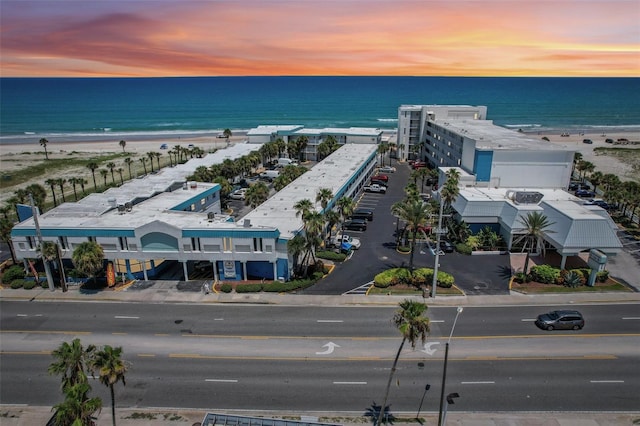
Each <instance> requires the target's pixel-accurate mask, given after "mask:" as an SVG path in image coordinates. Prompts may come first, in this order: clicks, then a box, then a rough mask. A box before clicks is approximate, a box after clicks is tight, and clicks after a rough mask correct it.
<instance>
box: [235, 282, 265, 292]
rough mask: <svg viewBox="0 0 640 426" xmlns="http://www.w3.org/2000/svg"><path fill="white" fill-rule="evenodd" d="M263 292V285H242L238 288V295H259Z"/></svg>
mask: <svg viewBox="0 0 640 426" xmlns="http://www.w3.org/2000/svg"><path fill="white" fill-rule="evenodd" d="M261 291H262V284H259V283H257V284H240V285H237V286H236V293H259V292H261Z"/></svg>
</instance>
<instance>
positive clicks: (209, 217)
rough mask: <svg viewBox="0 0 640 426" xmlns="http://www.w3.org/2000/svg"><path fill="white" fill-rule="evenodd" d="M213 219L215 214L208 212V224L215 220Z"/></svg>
mask: <svg viewBox="0 0 640 426" xmlns="http://www.w3.org/2000/svg"><path fill="white" fill-rule="evenodd" d="M215 218H216V214H215V212H209V213H207V220H208V221H209V222H213V219H215Z"/></svg>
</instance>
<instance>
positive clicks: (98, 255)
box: [71, 241, 104, 278]
mask: <svg viewBox="0 0 640 426" xmlns="http://www.w3.org/2000/svg"><path fill="white" fill-rule="evenodd" d="M71 260H72V262H73V266H74V267H75V268H76V269H77V270H78V271H80V272H81V273H83V274H85V275H86V276H88V277H90V278H93V277H94V276H95V274H96V273H97V272H98V271H100V270H101V269H102V267H103V263H104V251H103V250H102V247H100V246H99V245H98V243H96V242H94V241H85V242H83V243H80V244H78V246H76V248H75V249H74V250H73V254H72V255H71Z"/></svg>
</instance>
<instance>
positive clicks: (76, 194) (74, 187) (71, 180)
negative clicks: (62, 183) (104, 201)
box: [69, 177, 80, 201]
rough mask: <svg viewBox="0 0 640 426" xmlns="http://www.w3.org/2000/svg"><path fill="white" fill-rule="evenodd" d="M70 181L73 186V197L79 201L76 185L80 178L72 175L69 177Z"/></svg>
mask: <svg viewBox="0 0 640 426" xmlns="http://www.w3.org/2000/svg"><path fill="white" fill-rule="evenodd" d="M69 183H70V184H71V187H72V188H73V197H74V198H75V200H76V201H78V192H77V191H76V185H77V184H79V183H80V179H79V178H77V177H71V178H69Z"/></svg>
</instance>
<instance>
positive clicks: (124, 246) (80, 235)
mask: <svg viewBox="0 0 640 426" xmlns="http://www.w3.org/2000/svg"><path fill="white" fill-rule="evenodd" d="M260 145H261V144H259V143H239V144H235V145H233V146H230V147H228V148H226V149H221V150H218V151H216V152H215V153H213V154H209V155H206V156H205V157H203V158H196V159H192V160H190V161H188V162H187V163H185V164H182V165H178V166H175V167H166V168H164V169H161V170H160V171H158V172H157V173H155V174H149V175H146V176H144V177H141V178H138V179H134V180H131V181H129V182H127V183H125V184H124V185H122V186H119V187H116V188H110V189H109V190H107V191H105V192H104V193H95V194H91V195H89V196H87V197H85V198H84V199H82V200H80V201H78V202H67V203H63V204H61V205H60V206H58V207H56V208H54V209H52V210H50V211H47V212H45V213H44V214H40V215H38V216H37V226H36V221H34V218H33V217H31V218H28V219H26V220H24V221H22V222H21V223H19V224H18V225H16V226H15V227H14V228H13V231H12V242H13V245H14V248H15V252H16V257H17V258H18V259H20V260H29V259H37V258H38V257H39V253H38V251H37V247H38V246H39V237H41V238H42V240H43V241H51V242H54V243H56V244H57V245H58V247H59V249H60V253H61V257H62V259H63V260H65V261H66V263H67V265H68V266H69V267H70V266H71V265H70V260H71V257H72V254H73V250H74V248H75V247H77V246H78V245H79V244H80V243H82V242H85V241H95V242H96V243H98V244H99V245H100V246H101V247H102V248H103V250H104V255H105V262H110V263H112V264H113V265H114V266H115V272H116V274H117V276H118V279H120V278H121V277H123V279H124V278H129V279H133V278H135V279H144V280H149V279H158V278H162V276H163V272H164V271H166V270H168V269H170V268H171V269H173V270H175V269H176V268H175V267H176V265H180V266H181V268H180V269H181V272H182V273H181V277H180V278H181V279H184V280H189V274H190V273H193V271H194V268H195V267H196V265H197V266H198V267H202V265H204V267H205V268H210V270H211V271H212V272H213V277H214V280H224V281H234V280H236V281H241V280H250V279H268V280H275V279H278V280H288V279H289V278H290V277H291V275H292V269H293V259H292V257H291V256H290V255H289V253H288V251H287V242H288V241H289V240H290V239H292V238H293V237H294V236H295V235H297V234H298V233H300V232H302V230H303V224H302V220H301V218H299V217H296V211H295V209H294V208H293V206H294V205H295V204H296V203H297V202H298V201H299V200H301V199H304V198H308V199H309V200H310V201H311V202H312V203H315V198H316V193H317V191H318V189H320V188H328V189H330V190H331V191H332V192H333V194H334V198H333V200H332V201H331V202H330V203H329V206H328V207H327V208H328V209H331V208H333V207H334V206H335V202H336V200H337V199H338V198H340V197H342V196H351V197H352V196H354V195H357V194H358V193H360V192H361V191H362V187H363V186H364V185H365V184H366V183H367V181H368V179H369V177H370V176H371V175H372V174H373V172H374V170H375V166H376V149H377V146H376V145H374V144H353V143H349V144H346V145H344V146H343V147H341V148H340V149H339V150H337V151H336V152H334V153H333V154H331V155H330V156H329V157H327V158H326V159H324V160H323V161H322V162H320V163H318V164H317V165H315V166H314V167H313V168H312V169H311V170H309V171H308V172H306V173H304V174H303V175H302V176H301V177H300V178H298V179H297V180H296V181H295V182H293V183H291V184H290V185H288V186H287V187H285V188H284V189H283V190H281V191H279V192H278V193H277V194H276V195H275V196H273V197H271V198H270V199H268V200H267V201H266V202H265V203H263V204H262V205H260V206H259V207H258V208H257V209H255V210H253V211H251V212H250V213H248V214H247V215H246V216H244V217H243V218H240V219H239V220H238V221H236V220H234V218H233V217H232V216H230V215H227V214H225V213H223V212H222V209H221V200H220V186H219V185H218V184H211V183H202V182H193V181H187V177H188V176H190V175H192V174H193V172H194V171H195V170H196V168H198V167H201V166H204V167H210V166H211V165H213V164H218V163H222V162H223V161H224V160H225V159H234V158H238V157H241V156H243V155H246V154H249V153H250V152H251V151H254V150H258V149H259V148H260ZM315 208H316V209H317V211H321V210H322V207H321V206H320V204H319V203H315Z"/></svg>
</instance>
